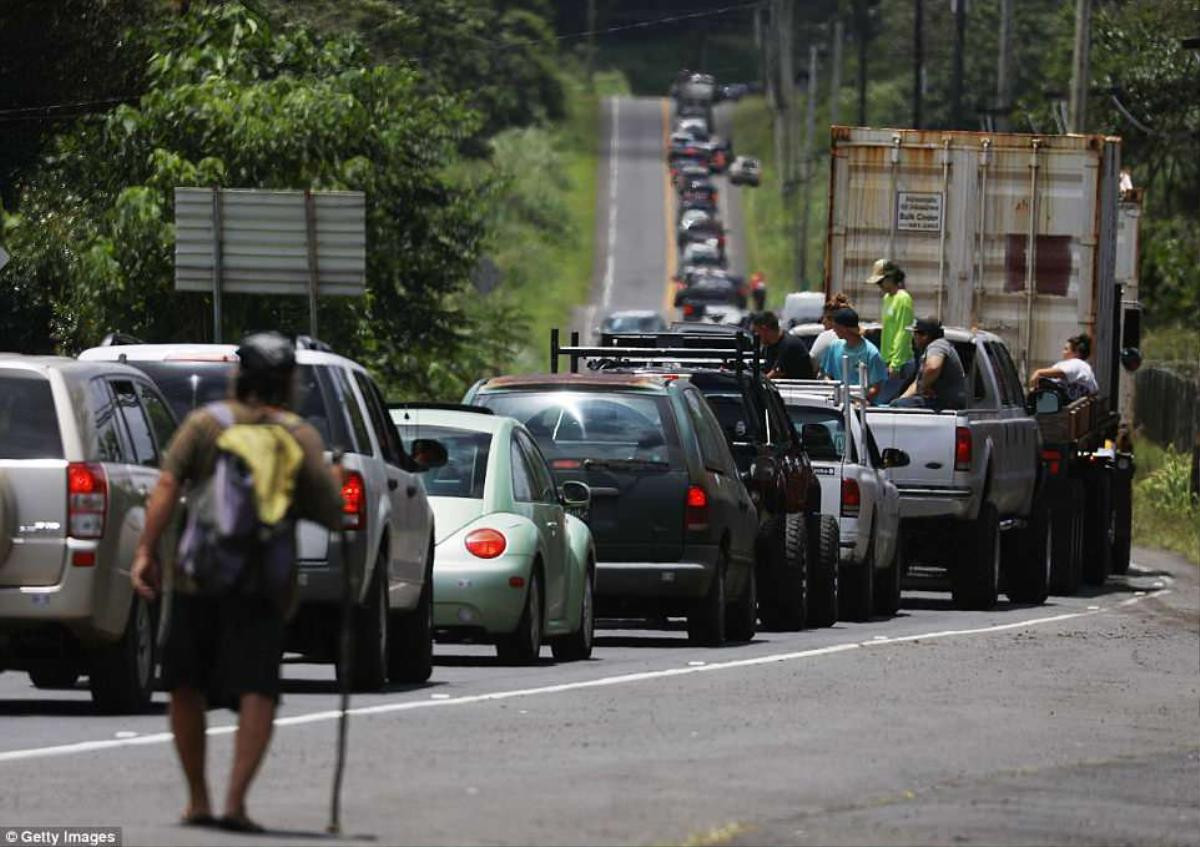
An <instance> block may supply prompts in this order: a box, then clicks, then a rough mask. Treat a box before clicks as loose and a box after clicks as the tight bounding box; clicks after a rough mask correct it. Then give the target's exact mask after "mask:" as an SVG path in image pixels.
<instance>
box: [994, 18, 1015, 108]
mask: <svg viewBox="0 0 1200 847" xmlns="http://www.w3.org/2000/svg"><path fill="white" fill-rule="evenodd" d="M1012 19H1013V0H1000V39H999V40H1000V54H999V56H997V57H996V111H995V113H994V114H995V119H996V129H997V130H999V131H1000V132H1008V129H1009V126H1010V124H1009V120H1008V115H1009V112H1010V111H1011V110H1012V77H1010V76H1009V73H1008V66H1009V64H1010V63H1011V62H1012V30H1013V20H1012Z"/></svg>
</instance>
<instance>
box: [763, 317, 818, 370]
mask: <svg viewBox="0 0 1200 847" xmlns="http://www.w3.org/2000/svg"><path fill="white" fill-rule="evenodd" d="M750 331H751V332H753V333H754V334H755V335H756V336H757V337H758V340H759V341H761V342H762V345H763V371H764V372H765V374H766V376H767V378H768V379H813V378H814V377H815V376H816V374H815V373H814V371H813V363H812V358H810V357H809V355H808V348H807V347H805V346H804V342H803V341H802V340H801V339H800V338H797V337H796V336H794V335H792V334H791V333H787V332H784V331H783V330H782V329H780V327H779V317H778V316H777V315H776V314H775V313H774V312H758V313H756V314H755V315H754V317H752V318H751V319H750Z"/></svg>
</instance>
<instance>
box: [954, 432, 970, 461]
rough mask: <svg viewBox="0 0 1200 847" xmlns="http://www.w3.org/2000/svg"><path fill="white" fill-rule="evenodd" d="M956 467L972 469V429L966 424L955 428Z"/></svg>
mask: <svg viewBox="0 0 1200 847" xmlns="http://www.w3.org/2000/svg"><path fill="white" fill-rule="evenodd" d="M954 469H955V470H956V471H969V470H970V469H971V430H969V429H967V428H966V427H965V426H959V427H955V428H954Z"/></svg>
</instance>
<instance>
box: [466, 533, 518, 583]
mask: <svg viewBox="0 0 1200 847" xmlns="http://www.w3.org/2000/svg"><path fill="white" fill-rule="evenodd" d="M465 543H466V545H467V550H469V551H470V552H471V554H472V555H475V556H478V557H479V558H481V559H494V558H496V557H497V556H499V555H500V554H501V553H503V552H504V549H505V548H506V547H508V540H507V539H506V538H505V537H504V533H502V532H498V531H497V530H494V529H476V530H474V531H472V532H469V533H467V537H466V539H465ZM514 587H518V588H519V587H520V586H514Z"/></svg>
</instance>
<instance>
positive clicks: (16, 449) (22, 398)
mask: <svg viewBox="0 0 1200 847" xmlns="http://www.w3.org/2000/svg"><path fill="white" fill-rule="evenodd" d="M62 457H63V443H62V435H61V433H60V432H59V429H58V415H56V414H55V412H54V397H53V395H52V394H51V393H50V380H48V379H46V378H45V377H44V376H41V375H40V374H34V373H28V372H26V371H0V459H61V458H62Z"/></svg>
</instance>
